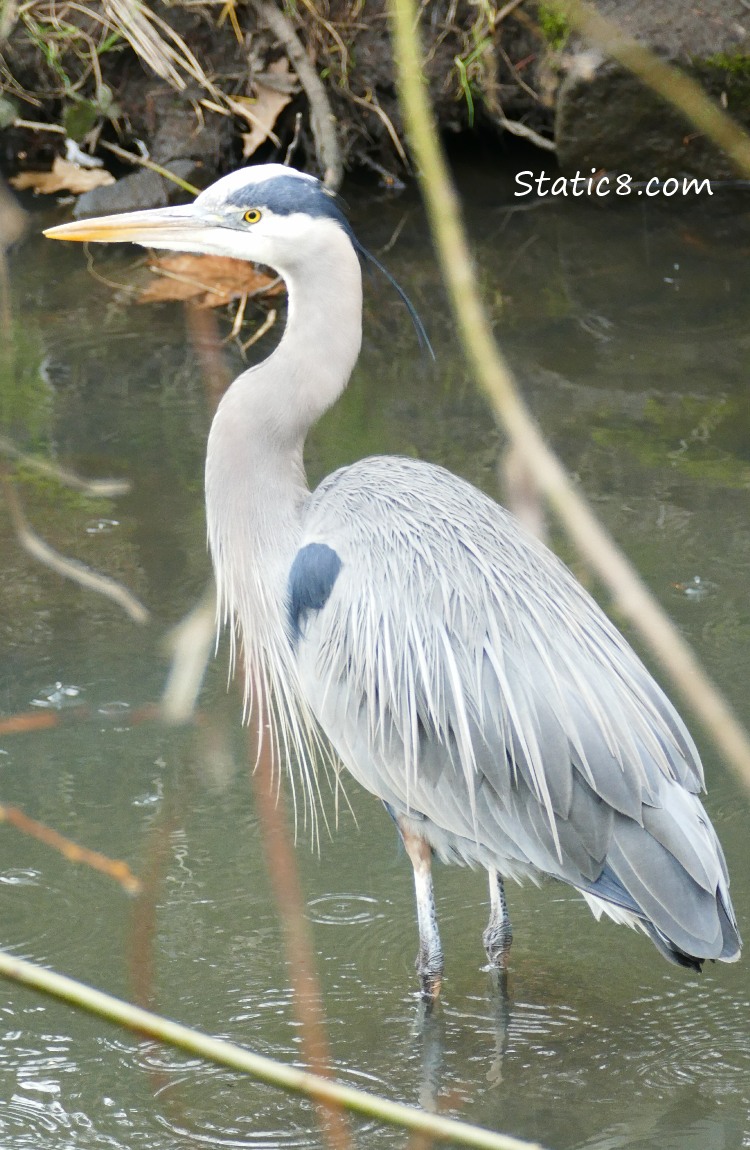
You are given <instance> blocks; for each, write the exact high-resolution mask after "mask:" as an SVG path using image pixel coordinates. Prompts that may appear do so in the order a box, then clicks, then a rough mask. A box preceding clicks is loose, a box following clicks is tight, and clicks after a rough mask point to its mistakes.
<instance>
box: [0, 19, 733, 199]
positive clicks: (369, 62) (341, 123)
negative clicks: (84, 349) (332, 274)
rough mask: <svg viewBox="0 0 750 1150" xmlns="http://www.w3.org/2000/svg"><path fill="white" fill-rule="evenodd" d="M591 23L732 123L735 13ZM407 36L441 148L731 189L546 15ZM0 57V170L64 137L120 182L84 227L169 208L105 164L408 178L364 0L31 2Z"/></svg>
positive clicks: (152, 189) (381, 28)
mask: <svg viewBox="0 0 750 1150" xmlns="http://www.w3.org/2000/svg"><path fill="white" fill-rule="evenodd" d="M598 6H599V8H600V10H601V11H602V12H603V13H604V14H606V15H609V16H612V17H613V18H614V19H616V20H617V22H618V24H619V25H620V26H621V27H622V28H623V30H624V31H626V32H628V33H630V34H631V35H634V36H636V37H637V38H638V39H640V40H641V41H642V42H644V43H646V44H648V45H649V46H650V47H652V48H654V49H655V50H656V51H657V52H658V53H659V54H660V56H662V57H663V58H666V59H669V60H673V61H675V62H676V63H678V64H680V65H681V66H682V67H684V68H686V69H687V70H688V71H691V72H692V73H693V74H694V75H695V76H697V77H698V78H699V79H700V80H701V82H702V83H703V84H704V85H705V86H706V88H707V90H708V91H709V92H710V93H711V94H712V95H713V96H714V97H715V98H716V99H717V100H718V101H719V102H720V103H721V104H722V105H723V106H724V107H726V108H727V110H728V111H729V112H730V113H732V114H733V115H734V116H735V117H736V118H737V119H738V120H739V121H740V122H741V123H743V124H745V125H747V124H749V123H750V56H748V54H747V53H748V43H749V42H750V11H749V10H748V7H747V5H746V2H745V0H702V2H701V4H700V5H699V6H698V5H686V4H685V3H684V0H649V3H644V2H643V0H599V5H598ZM220 13H222V14H223V17H224V18H223V19H222V18H221V16H220ZM292 13H293V14H292ZM422 31H423V39H424V46H425V51H426V56H427V72H428V76H429V80H430V88H431V94H432V99H433V102H434V105H435V109H436V114H437V117H438V120H439V123H440V125H441V127H442V129H443V130H444V131H445V132H446V133H470V132H482V133H483V134H484V135H485V137H486V136H487V135H488V134H490V135H491V137H492V138H493V139H495V140H497V142H498V147H500V146H501V141H502V138H503V136H504V135H508V134H511V135H516V136H521V137H523V138H525V139H526V140H529V141H531V142H532V143H533V144H534V145H535V146H537V147H538V148H539V149H540V164H541V163H542V162H546V163H547V165H548V166H549V165H550V163H554V161H555V160H557V161H558V162H559V164H560V166H561V167H562V169H563V170H564V171H570V172H573V171H575V170H577V169H581V170H585V171H586V172H588V171H589V170H590V169H591V168H594V169H606V170H608V171H626V172H629V173H630V174H631V175H633V176H634V177H636V178H647V177H649V176H653V175H657V176H661V177H664V176H667V175H671V174H676V173H682V172H686V173H690V174H696V175H704V174H707V175H709V176H711V177H714V178H719V177H722V176H727V175H730V174H732V173H731V170H730V168H729V166H728V164H727V162H726V161H724V160H723V159H722V158H721V157H720V156H718V155H717V153H716V151H715V150H714V149H713V148H712V147H711V146H710V145H709V144H708V143H707V142H706V141H705V140H704V139H703V137H701V136H700V134H699V133H696V132H695V131H694V130H692V129H691V127H690V126H688V125H687V124H686V123H685V122H684V121H683V120H682V119H681V118H680V117H679V116H677V115H676V114H675V113H672V112H670V111H669V109H668V108H667V107H666V106H665V104H664V103H663V102H662V101H661V100H659V99H657V98H656V97H654V96H651V95H650V94H649V93H648V92H646V91H644V89H643V87H642V85H641V84H640V82H639V81H637V80H635V79H634V78H633V77H631V76H630V75H629V74H628V73H627V72H625V71H624V70H623V69H621V68H619V67H618V66H615V65H613V64H612V63H610V62H608V61H607V60H605V59H604V58H603V56H602V55H601V54H598V53H595V52H592V51H591V50H589V49H588V48H587V46H586V45H585V44H584V43H583V42H582V41H581V39H580V38H579V37H578V36H576V35H575V34H574V33H573V32H572V30H571V28H570V27H569V26H568V24H567V22H566V20H565V18H564V16H562V15H561V14H560V10H559V9H558V8H556V7H555V5H554V4H553V3H545V2H534V0H520V2H517V3H513V2H511V3H505V4H502V5H495V4H492V3H482V4H477V3H470V2H469V0H462V2H455V0H454V2H446V0H433V2H431V3H428V4H427V5H426V7H425V8H424V10H423V21H422ZM0 49H1V51H2V60H1V61H0V89H1V92H0V127H2V129H3V131H2V135H1V140H2V145H1V150H0V164H1V165H2V168H3V170H4V171H6V172H11V171H14V170H15V169H17V168H18V167H19V166H21V167H37V168H38V167H43V166H47V167H48V166H49V165H50V163H51V161H52V159H53V157H54V156H59V155H60V154H61V153H62V152H63V148H64V142H65V139H66V138H68V139H72V140H73V141H75V143H76V144H77V145H78V146H79V147H80V149H82V152H83V153H84V155H85V154H92V155H94V156H96V157H98V158H100V159H102V160H104V161H105V163H106V164H107V166H108V167H110V168H112V170H113V171H114V173H115V174H116V175H117V176H123V175H124V174H126V173H127V172H129V171H130V172H132V174H131V175H130V176H129V177H128V179H127V181H125V182H123V181H122V180H120V181H119V182H118V183H117V184H114V185H112V186H110V187H102V188H98V189H97V190H96V192H95V193H90V195H93V202H91V201H89V202H87V203H86V210H87V211H88V210H92V208H93V209H94V210H97V211H98V210H116V209H117V208H118V207H124V206H142V205H143V204H145V203H157V202H160V201H164V200H165V199H166V198H167V197H169V196H171V195H172V193H173V191H174V189H173V186H172V185H170V184H169V183H167V182H166V181H164V180H163V179H162V178H161V177H160V176H159V175H158V174H156V173H154V172H153V171H147V170H144V169H142V168H139V166H138V164H137V162H136V161H134V160H131V159H128V158H127V157H125V156H123V150H124V151H125V152H129V153H131V154H132V155H133V156H135V157H144V156H146V157H148V159H149V160H151V161H152V162H154V163H156V164H157V165H161V166H163V167H165V168H167V169H168V170H169V171H171V172H173V173H175V174H176V175H178V176H179V177H181V178H182V179H184V180H188V181H190V182H192V183H196V184H198V185H203V184H205V183H207V182H208V181H209V180H210V179H211V178H212V177H213V176H214V174H215V173H216V171H217V170H220V169H222V170H223V169H226V168H229V167H233V166H238V165H240V164H242V163H247V162H254V161H258V160H274V159H276V160H278V159H282V160H283V159H285V158H286V157H289V156H292V157H293V159H294V162H295V163H297V164H300V165H306V166H307V167H309V168H312V169H314V170H318V171H319V172H323V171H327V172H328V173H329V178H330V181H331V182H332V183H334V184H335V183H337V182H340V180H341V178H342V175H343V172H344V171H345V170H347V169H354V168H358V167H366V168H369V169H373V170H374V171H375V172H377V174H378V177H379V178H380V179H381V180H383V181H384V182H386V183H397V182H398V181H399V180H401V179H403V178H405V176H406V175H407V174H408V172H409V161H408V156H407V152H406V147H405V144H404V133H403V126H402V121H401V116H400V110H399V106H398V99H397V94H396V88H395V83H394V73H393V61H392V57H391V51H390V42H389V36H388V22H387V17H386V12H385V8H384V4H383V3H382V2H381V0H373V2H370V0H368V3H366V4H363V3H352V2H351V0H350V2H345V0H330V2H328V3H313V2H312V0H311V2H310V3H306V4H303V3H300V4H298V5H295V6H284V9H283V12H282V9H281V6H278V7H276V6H275V5H273V4H270V3H268V4H263V3H247V4H242V3H236V4H235V5H233V6H231V5H229V6H227V7H226V8H225V9H221V8H219V7H206V8H198V7H195V6H194V5H192V4H191V5H187V4H182V3H179V2H177V3H173V4H171V5H169V6H165V5H162V4H160V3H158V2H157V0H152V3H151V4H150V5H148V4H143V5H140V6H136V5H133V4H129V3H125V0H107V3H96V2H91V3H89V4H77V5H76V6H75V7H74V6H73V5H65V4H60V3H59V0H57V2H56V3H53V2H52V0H31V2H30V3H27V4H25V5H23V6H15V5H12V4H6V5H5V8H4V9H3V14H2V17H0ZM69 147H70V146H69ZM78 155H79V158H80V153H79V154H78Z"/></svg>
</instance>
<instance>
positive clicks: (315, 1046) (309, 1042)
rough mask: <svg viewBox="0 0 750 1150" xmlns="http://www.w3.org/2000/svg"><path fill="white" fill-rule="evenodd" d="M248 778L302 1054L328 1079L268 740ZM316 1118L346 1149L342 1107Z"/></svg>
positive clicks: (301, 908)
mask: <svg viewBox="0 0 750 1150" xmlns="http://www.w3.org/2000/svg"><path fill="white" fill-rule="evenodd" d="M266 706H267V704H266V703H265V700H260V701H259V705H258V707H257V709H256V712H255V715H254V718H255V721H256V722H257V723H267V722H268V717H267V711H266ZM256 738H257V736H256V734H255V732H251V734H250V741H251V744H252V746H251V748H250V758H251V761H252V760H253V759H254V758H255V757H256V755H255V746H256ZM252 781H253V795H254V797H255V805H256V808H257V810H258V814H259V823H260V829H261V836H262V842H263V853H264V855H265V860H266V868H267V871H268V878H269V880H270V883H271V888H272V890H273V893H274V899H275V902H276V907H277V910H278V912H279V917H280V919H281V925H282V929H283V934H284V950H285V952H286V964H287V971H288V974H289V979H290V982H291V984H292V990H293V992H294V1010H295V1014H296V1015H297V1018H298V1020H299V1024H300V1037H301V1049H302V1057H303V1058H304V1060H305V1062H306V1064H307V1065H308V1066H309V1067H310V1069H311V1070H312V1072H313V1073H314V1074H316V1075H319V1076H321V1077H322V1078H324V1079H326V1080H328V1081H330V1079H331V1071H330V1065H331V1057H330V1050H329V1045H328V1038H327V1035H326V1029H325V1011H324V1009H323V995H322V993H321V990H320V981H319V979H318V976H317V972H316V969H315V951H314V949H313V944H312V938H311V936H310V928H309V924H308V920H307V917H306V915H305V901H304V896H303V894H302V886H301V883H300V878H299V871H298V869H297V862H296V858H295V853H294V846H293V844H292V841H291V837H290V834H289V828H288V825H287V819H286V812H285V810H284V802H283V797H282V792H281V790H280V789H277V788H276V787H274V769H273V750H272V747H271V742H270V740H269V739H266V740H265V741H264V742H263V744H262V747H261V752H260V755H259V756H258V757H257V763H256V765H255V769H254V770H253V771H252ZM320 1122H321V1127H322V1131H323V1134H324V1136H325V1140H326V1144H327V1145H328V1146H330V1147H332V1148H333V1150H347V1148H350V1147H351V1145H352V1141H351V1135H350V1132H349V1127H348V1125H347V1123H346V1121H345V1120H344V1116H343V1114H342V1113H341V1109H340V1107H337V1108H333V1107H327V1108H323V1109H322V1110H321V1113H320Z"/></svg>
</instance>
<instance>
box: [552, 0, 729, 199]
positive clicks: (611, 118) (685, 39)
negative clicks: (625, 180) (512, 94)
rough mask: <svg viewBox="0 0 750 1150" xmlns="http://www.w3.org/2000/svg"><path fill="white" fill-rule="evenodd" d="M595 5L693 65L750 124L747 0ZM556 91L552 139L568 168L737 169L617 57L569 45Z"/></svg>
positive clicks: (641, 173) (711, 173)
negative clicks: (615, 59)
mask: <svg viewBox="0 0 750 1150" xmlns="http://www.w3.org/2000/svg"><path fill="white" fill-rule="evenodd" d="M597 7H598V9H599V10H600V11H601V12H602V14H603V15H605V16H610V17H611V18H612V19H613V20H615V22H616V23H617V25H618V27H619V28H620V29H621V30H622V31H623V32H625V33H626V34H628V35H630V36H632V37H634V38H635V39H636V40H638V41H640V42H642V43H644V44H646V45H647V46H648V47H650V48H651V49H652V50H653V51H655V52H656V53H657V55H658V56H659V57H660V58H662V59H667V60H669V61H671V62H672V63H674V64H676V65H678V66H679V67H681V68H683V69H685V70H686V71H687V72H689V73H691V74H692V75H693V76H694V77H695V78H696V79H698V80H699V81H700V82H701V83H702V85H703V86H704V88H706V90H707V91H708V93H709V94H710V95H711V96H713V98H714V99H716V100H718V101H719V102H720V103H721V104H722V105H723V106H724V107H725V108H726V109H727V111H728V112H729V113H730V115H733V116H734V117H735V119H737V120H738V122H739V123H740V124H742V125H743V126H745V127H750V55H748V53H750V10H748V8H747V7H745V5H744V4H743V3H742V2H741V0H702V3H701V4H687V3H685V2H684V0H650V3H648V4H644V3H642V0H600V2H599V3H598V4H597ZM560 63H561V67H562V68H564V69H565V70H566V75H565V78H564V80H563V81H562V83H561V84H560V87H559V90H558V93H557V100H556V118H555V141H556V144H557V155H558V161H559V163H560V166H561V168H562V170H563V172H565V173H566V174H573V173H575V172H576V171H580V172H582V173H583V174H584V175H586V176H588V175H589V173H590V172H591V170H592V169H594V170H599V169H605V170H606V171H609V172H625V173H628V174H629V175H632V176H633V177H634V178H635V179H639V180H647V179H649V178H650V177H651V176H658V177H660V178H662V179H664V178H666V177H668V176H674V175H678V174H681V173H686V174H690V175H695V176H708V177H710V178H711V179H722V178H727V177H736V176H737V175H738V172H737V171H736V169H735V168H734V167H733V166H732V165H731V163H730V162H729V160H728V159H727V158H726V157H725V156H724V155H723V154H722V153H721V152H719V150H718V149H717V148H715V147H714V146H713V145H712V144H710V143H709V142H708V141H707V140H706V139H705V137H704V136H703V135H702V134H701V133H700V132H698V131H697V130H696V129H695V127H694V125H692V124H688V123H687V122H686V120H685V119H684V118H683V117H682V116H681V115H680V114H679V113H677V112H675V111H673V110H672V109H671V108H670V107H669V106H668V105H667V104H666V103H665V101H664V100H662V99H661V98H660V97H658V96H656V95H654V94H653V93H652V92H651V91H650V90H649V89H648V88H647V87H646V86H645V85H644V84H642V83H641V81H640V80H638V79H636V77H635V76H633V75H632V74H631V73H630V72H628V71H626V70H625V69H624V68H622V67H621V66H620V65H618V64H615V63H613V62H612V61H610V60H606V59H605V58H604V57H603V56H597V55H596V54H592V53H591V52H590V51H584V50H583V48H582V47H581V46H580V45H579V49H578V50H575V49H570V48H567V49H566V51H565V53H564V54H563V56H562V57H561V61H560Z"/></svg>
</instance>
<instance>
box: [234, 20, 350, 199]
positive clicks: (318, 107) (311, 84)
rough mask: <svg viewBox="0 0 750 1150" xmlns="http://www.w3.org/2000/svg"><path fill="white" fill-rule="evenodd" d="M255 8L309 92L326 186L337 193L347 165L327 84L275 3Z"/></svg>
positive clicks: (318, 153)
mask: <svg viewBox="0 0 750 1150" xmlns="http://www.w3.org/2000/svg"><path fill="white" fill-rule="evenodd" d="M253 7H254V8H255V10H256V12H257V13H258V15H259V16H260V17H261V19H263V20H264V21H265V22H266V24H267V25H268V27H269V28H270V29H271V31H272V32H273V33H274V35H276V36H277V37H278V38H279V40H280V41H281V43H282V44H283V45H284V49H285V51H286V54H287V56H288V57H289V63H290V64H291V65H292V67H293V68H294V70H295V72H296V73H297V76H298V78H299V82H300V84H301V85H302V87H303V88H304V90H305V95H306V96H307V99H308V102H309V104H310V126H311V128H312V133H313V139H314V140H315V151H316V153H317V157H318V163H319V164H320V167H321V170H322V172H323V183H324V184H325V185H326V187H327V188H333V190H334V191H337V190H338V189H339V188H340V187H341V181H342V180H343V178H344V163H343V160H342V158H341V149H340V148H339V142H338V138H337V135H336V118H335V116H334V114H333V112H332V111H331V105H330V103H329V100H328V95H327V93H326V90H325V88H324V86H323V83H322V81H321V79H320V77H319V75H318V73H317V72H316V70H315V68H314V66H313V65H312V64H311V63H310V61H309V59H308V58H307V54H306V53H305V49H304V48H303V47H302V45H301V44H300V42H299V38H298V36H297V33H296V32H295V30H294V27H293V26H292V24H291V22H290V21H289V19H288V18H287V17H286V16H285V15H284V13H283V12H282V11H281V10H280V9H279V8H275V7H274V5H273V4H272V3H264V2H263V0H253Z"/></svg>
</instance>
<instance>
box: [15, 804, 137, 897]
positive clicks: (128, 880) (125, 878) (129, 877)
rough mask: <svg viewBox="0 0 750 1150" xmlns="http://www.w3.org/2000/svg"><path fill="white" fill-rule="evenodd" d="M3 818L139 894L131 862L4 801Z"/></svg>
mask: <svg viewBox="0 0 750 1150" xmlns="http://www.w3.org/2000/svg"><path fill="white" fill-rule="evenodd" d="M0 822H4V823H9V824H10V825H11V826H13V827H15V828H16V830H19V831H21V832H22V833H23V834H25V835H29V836H30V837H31V838H33V839H37V840H38V841H39V842H41V843H44V844H45V846H48V847H52V849H53V850H56V851H59V853H60V854H61V855H62V856H63V858H66V859H67V860H68V862H73V863H83V864H84V865H85V866H88V867H91V868H92V869H93V870H98V871H99V872H100V873H101V874H106V875H108V876H109V877H110V878H113V879H115V880H116V881H117V882H119V884H120V886H122V887H124V889H125V890H126V891H127V892H128V894H138V892H139V891H140V889H141V884H140V881H139V879H137V878H136V877H135V875H134V874H133V872H132V870H131V869H130V867H129V866H128V864H127V863H125V862H122V861H121V860H120V859H111V858H108V857H107V856H106V855H103V854H101V852H100V851H92V850H90V849H89V848H88V847H82V846H80V845H79V844H78V843H76V842H73V840H72V839H68V838H66V837H65V835H61V834H60V833H59V831H55V830H53V829H52V827H48V826H47V825H46V823H40V822H39V821H38V820H37V819H32V818H30V817H29V815H27V814H25V813H24V812H23V811H22V810H20V808H19V807H12V806H7V805H6V804H5V803H2V804H0Z"/></svg>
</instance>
